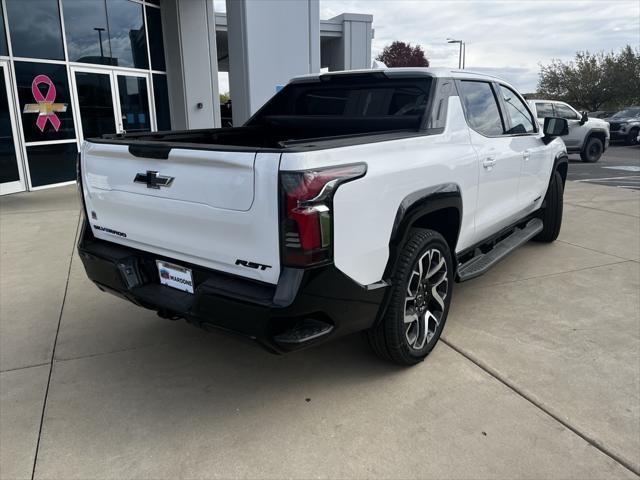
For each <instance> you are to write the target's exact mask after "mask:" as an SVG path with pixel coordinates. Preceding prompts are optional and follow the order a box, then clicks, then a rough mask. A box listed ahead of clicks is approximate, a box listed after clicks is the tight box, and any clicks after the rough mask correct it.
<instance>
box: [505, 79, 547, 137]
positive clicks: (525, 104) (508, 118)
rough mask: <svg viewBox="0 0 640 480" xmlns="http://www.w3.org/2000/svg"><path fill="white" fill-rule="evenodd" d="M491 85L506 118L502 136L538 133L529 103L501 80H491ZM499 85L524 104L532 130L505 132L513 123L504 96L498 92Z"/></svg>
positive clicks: (536, 123) (536, 122)
mask: <svg viewBox="0 0 640 480" xmlns="http://www.w3.org/2000/svg"><path fill="white" fill-rule="evenodd" d="M493 85H494V91H495V93H498V100H499V104H500V108H501V109H502V110H503V116H504V118H505V119H506V120H507V124H506V125H505V131H504V133H503V135H502V136H505V137H522V136H527V135H537V134H538V133H539V131H538V130H539V129H538V121H537V120H536V116H535V115H534V114H533V112H532V111H531V108H530V107H529V104H528V103H527V101H526V100H525V99H524V98H523V97H522V96H521V95H520V94H519V93H518V92H516V91H515V90H514V89H513V88H512V87H510V86H508V85H506V84H504V83H502V82H493ZM500 87H502V88H506V89H507V90H509V91H510V92H512V93H513V94H514V95H515V96H516V97H517V98H519V99H520V101H521V102H522V104H523V105H524V108H526V109H527V112H528V113H529V120H530V121H531V125H532V126H533V132H524V133H507V132H509V130H511V129H512V128H513V127H514V125H513V124H512V123H511V115H509V110H508V108H507V105H506V103H505V101H504V98H503V97H502V94H501V93H499V92H500ZM554 111H555V109H554ZM507 125H508V126H509V128H506V127H507Z"/></svg>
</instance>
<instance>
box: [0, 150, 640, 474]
mask: <svg viewBox="0 0 640 480" xmlns="http://www.w3.org/2000/svg"><path fill="white" fill-rule="evenodd" d="M618 151H619V150H617V149H616V148H613V149H611V150H610V152H608V153H607V158H606V159H604V160H603V163H602V164H600V165H596V166H597V167H601V166H602V165H609V163H610V162H613V163H612V165H614V164H615V161H617V159H618V157H620V155H617V153H616V152H618ZM623 151H624V152H626V150H620V152H623ZM614 154H615V155H614ZM631 154H633V151H632V150H631ZM624 155H626V153H624V154H623V155H622V156H624ZM581 168H582V165H581V164H576V163H571V165H570V175H576V174H577V172H580V171H581V170H579V169H581ZM589 168H591V166H589ZM611 176H618V174H617V173H615V174H614V175H611ZM77 224H78V206H77V200H76V193H75V188H73V187H69V188H59V189H54V190H45V191H41V192H37V193H29V194H19V195H12V196H7V197H2V198H1V199H0V251H1V257H0V286H1V290H0V291H1V295H0V477H2V478H6V479H14V478H55V479H62V478H64V479H70V478H77V479H88V478H154V479H156V478H172V479H173V478H273V479H276V478H312V477H313V478H496V479H505V478H510V479H511V478H575V479H587V478H594V479H595V478H638V474H639V473H640V263H639V262H640V191H637V190H633V189H628V188H613V187H610V186H601V185H593V184H589V183H588V182H568V184H567V187H566V192H565V217H564V224H563V227H562V232H561V234H560V238H559V239H558V241H556V242H555V243H553V244H551V245H542V244H536V243H529V244H527V245H526V246H524V247H523V248H521V249H520V250H518V251H517V252H515V253H514V254H513V255H512V256H510V257H509V258H507V259H506V260H504V261H503V262H502V263H500V264H499V265H498V266H497V267H495V268H494V269H493V270H492V271H490V272H489V273H488V274H486V275H485V276H483V277H480V278H478V279H475V280H472V281H469V282H466V283H464V284H460V285H456V289H455V291H454V293H453V295H454V298H453V303H452V310H451V313H450V316H449V319H448V323H447V326H446V328H445V332H444V335H443V341H442V342H440V343H439V344H438V345H437V346H436V348H435V349H434V351H433V352H432V354H431V355H430V356H429V358H428V359H427V361H425V362H424V363H422V364H420V365H418V366H416V367H414V368H409V369H400V368H397V367H394V366H391V365H389V364H386V363H384V362H382V361H380V360H378V359H377V358H376V357H374V356H373V355H372V354H370V353H369V352H368V350H367V348H366V346H365V344H364V342H363V341H362V339H361V338H360V337H359V336H357V335H356V336H352V337H349V338H345V339H343V340H340V341H337V342H334V343H330V344H327V345H324V346H321V347H319V348H315V349H309V350H306V351H302V352H298V353H295V354H291V355H288V356H273V355H270V354H267V353H265V352H263V351H262V350H259V349H257V348H255V347H253V346H251V345H247V344H245V343H244V342H240V341H238V340H236V339H234V338H230V337H226V336H221V335H217V334H211V333H206V332H201V331H199V330H197V329H195V328H193V327H189V326H188V325H186V324H185V323H183V322H170V321H168V320H163V319H159V318H158V317H157V316H156V315H155V314H154V313H153V312H149V311H146V310H143V309H140V308H138V307H136V306H134V305H130V304H127V303H124V302H122V301H121V300H119V299H117V298H115V297H112V296H110V295H108V294H105V293H101V292H99V291H98V290H97V289H96V288H95V287H94V286H93V285H92V284H91V283H90V282H89V281H88V280H87V279H86V277H85V275H84V272H83V269H82V265H81V263H80V262H79V260H78V258H77V256H76V255H75V249H74V237H75V235H76V232H77Z"/></svg>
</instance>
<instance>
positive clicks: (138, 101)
mask: <svg viewBox="0 0 640 480" xmlns="http://www.w3.org/2000/svg"><path fill="white" fill-rule="evenodd" d="M118 92H119V95H120V111H121V112H122V127H123V128H124V130H125V131H126V132H148V131H150V130H151V122H150V119H149V95H148V93H147V80H146V78H142V77H128V76H126V75H118Z"/></svg>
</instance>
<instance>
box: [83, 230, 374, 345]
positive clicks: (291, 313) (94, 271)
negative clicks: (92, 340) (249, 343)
mask: <svg viewBox="0 0 640 480" xmlns="http://www.w3.org/2000/svg"><path fill="white" fill-rule="evenodd" d="M78 253H79V255H80V259H81V260H82V263H83V265H84V268H85V271H86V273H87V276H88V277H89V278H90V279H91V280H92V281H93V282H94V283H95V284H96V285H97V286H98V288H100V289H101V290H103V291H106V292H109V293H112V294H114V295H117V296H119V297H121V298H124V299H126V300H128V301H130V302H133V303H135V304H136V305H139V306H142V307H145V308H148V309H151V310H156V311H157V312H158V313H159V315H160V316H163V317H167V318H173V317H181V318H184V319H185V320H187V321H188V322H190V323H193V324H195V325H197V326H200V327H203V328H206V329H219V330H224V331H227V332H230V333H235V334H239V335H241V336H244V337H248V338H250V339H252V340H256V341H258V342H259V343H260V344H262V345H263V346H264V347H266V348H268V349H269V350H271V351H274V352H278V353H284V352H287V351H291V350H296V349H299V348H303V347H307V346H309V345H312V344H318V343H322V342H324V341H326V340H329V339H332V338H337V337H340V336H343V335H346V334H349V333H352V332H356V331H360V330H364V329H367V328H369V327H370V326H371V325H372V324H373V322H374V321H375V320H376V317H377V315H378V310H379V307H380V305H381V304H382V300H383V296H384V294H385V289H384V288H380V289H377V290H372V291H368V290H366V289H364V288H362V287H361V286H359V285H358V284H356V283H355V282H354V281H352V280H351V279H349V278H348V277H347V276H346V275H344V274H343V273H342V272H340V271H339V270H338V269H336V268H335V267H334V266H333V265H329V266H325V267H319V268H314V269H308V270H302V269H294V268H283V269H282V272H281V274H280V278H279V281H278V284H277V285H269V284H264V283H260V282H256V281H252V280H248V279H244V278H239V277H236V276H232V275H228V274H225V273H221V272H216V271H213V270H209V269H206V268H202V267H199V266H197V265H188V264H185V263H184V262H180V261H178V260H173V259H171V258H167V257H161V256H157V255H154V254H151V253H148V252H143V251H140V250H135V249H132V248H128V247H123V246H121V245H118V244H115V243H111V242H105V241H102V240H98V239H95V238H94V237H93V235H92V233H91V229H90V228H86V222H85V226H84V227H83V231H82V234H81V235H80V240H79V242H78ZM156 260H167V261H170V262H173V263H177V264H180V265H183V266H185V267H187V268H190V269H191V270H192V272H193V280H194V287H195V291H194V294H190V293H186V292H181V291H179V290H175V289H173V288H170V287H167V286H164V285H161V284H160V281H159V277H158V272H157V268H156V263H155V261H156ZM309 318H312V319H314V320H321V321H322V322H325V323H328V324H330V325H331V326H332V327H333V328H332V330H331V332H330V333H328V334H326V335H323V336H321V337H319V338H315V339H312V340H309V341H306V342H302V343H296V344H291V343H286V344H283V343H279V342H278V341H277V340H276V336H278V335H279V334H282V333H283V332H286V331H288V330H290V329H291V328H293V327H294V326H295V325H296V324H298V323H299V322H300V321H302V320H304V319H309Z"/></svg>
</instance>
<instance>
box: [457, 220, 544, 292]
mask: <svg viewBox="0 0 640 480" xmlns="http://www.w3.org/2000/svg"><path fill="white" fill-rule="evenodd" d="M542 226H543V225H542V220H540V219H539V218H534V219H533V220H530V221H529V222H528V223H527V224H526V225H525V226H524V227H523V228H516V229H515V231H514V232H513V233H512V234H511V235H509V236H508V237H506V238H505V239H504V240H501V241H500V242H498V243H496V245H495V246H494V247H493V249H491V251H489V252H487V253H481V254H479V255H476V256H475V257H473V258H472V259H471V260H469V261H467V262H466V263H463V264H462V265H460V266H459V267H458V281H460V282H465V281H467V280H471V279H472V278H475V277H478V276H480V275H482V274H483V273H485V272H486V271H487V270H489V269H490V268H491V267H493V266H494V265H495V264H496V263H498V262H499V261H500V260H502V259H503V258H504V257H506V256H507V255H509V254H510V253H511V252H513V251H514V250H515V249H516V248H518V247H519V246H520V245H522V244H524V243H527V242H528V241H529V240H531V239H532V238H533V237H535V236H536V235H537V234H538V233H540V232H541V231H542Z"/></svg>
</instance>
